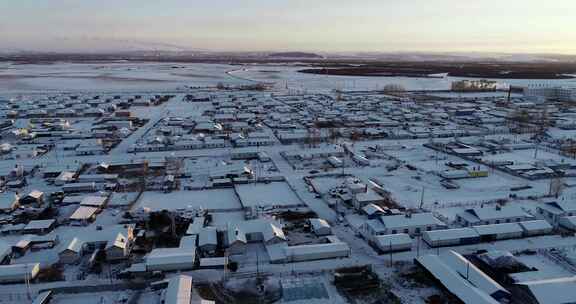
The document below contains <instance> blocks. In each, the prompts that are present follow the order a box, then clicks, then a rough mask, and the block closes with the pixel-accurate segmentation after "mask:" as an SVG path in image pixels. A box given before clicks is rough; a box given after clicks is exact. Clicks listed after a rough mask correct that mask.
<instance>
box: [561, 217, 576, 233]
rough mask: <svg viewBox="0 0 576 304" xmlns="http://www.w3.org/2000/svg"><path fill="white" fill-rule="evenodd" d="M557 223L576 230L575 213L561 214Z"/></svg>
mask: <svg viewBox="0 0 576 304" xmlns="http://www.w3.org/2000/svg"><path fill="white" fill-rule="evenodd" d="M558 225H559V226H560V227H562V228H565V229H568V230H571V231H576V215H573V216H563V217H561V218H560V219H559V220H558Z"/></svg>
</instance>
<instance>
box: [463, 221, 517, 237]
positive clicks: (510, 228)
mask: <svg viewBox="0 0 576 304" xmlns="http://www.w3.org/2000/svg"><path fill="white" fill-rule="evenodd" d="M472 228H473V229H474V230H476V232H477V233H478V235H479V236H480V241H481V242H492V241H496V240H506V239H514V238H521V237H522V236H523V234H524V229H522V227H521V226H520V225H519V224H518V223H504V224H492V225H480V226H473V227H472Z"/></svg>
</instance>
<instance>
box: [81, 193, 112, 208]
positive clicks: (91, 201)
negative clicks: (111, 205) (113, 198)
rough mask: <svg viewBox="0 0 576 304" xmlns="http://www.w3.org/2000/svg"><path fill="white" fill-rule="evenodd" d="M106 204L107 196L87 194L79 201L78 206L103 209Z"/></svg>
mask: <svg viewBox="0 0 576 304" xmlns="http://www.w3.org/2000/svg"><path fill="white" fill-rule="evenodd" d="M106 204H108V197H107V196H95V195H89V196H86V197H84V198H83V199H82V200H81V201H80V206H84V207H94V208H98V209H104V207H106Z"/></svg>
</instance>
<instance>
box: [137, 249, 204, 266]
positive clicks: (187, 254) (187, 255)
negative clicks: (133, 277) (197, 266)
mask: <svg viewBox="0 0 576 304" xmlns="http://www.w3.org/2000/svg"><path fill="white" fill-rule="evenodd" d="M195 262H196V250H195V249H194V250H192V249H190V248H156V249H154V250H152V251H151V252H150V253H149V254H148V255H147V256H146V270H147V271H157V270H159V271H176V270H178V271H182V270H191V269H193V268H194V263H195Z"/></svg>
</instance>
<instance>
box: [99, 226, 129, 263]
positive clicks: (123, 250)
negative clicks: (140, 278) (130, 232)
mask: <svg viewBox="0 0 576 304" xmlns="http://www.w3.org/2000/svg"><path fill="white" fill-rule="evenodd" d="M130 248H131V244H130V240H129V239H128V238H127V237H126V236H124V235H123V234H122V233H121V232H118V234H117V235H116V237H115V238H114V239H112V240H110V241H109V242H108V243H107V244H106V247H105V248H104V250H105V251H106V260H108V261H116V260H123V259H126V258H127V257H128V254H129V253H130Z"/></svg>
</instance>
